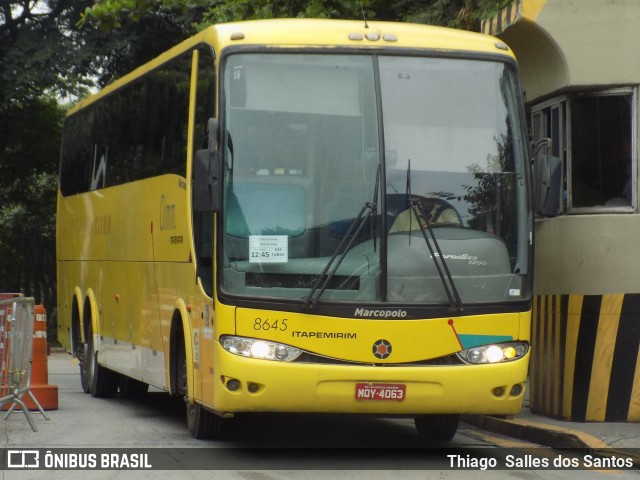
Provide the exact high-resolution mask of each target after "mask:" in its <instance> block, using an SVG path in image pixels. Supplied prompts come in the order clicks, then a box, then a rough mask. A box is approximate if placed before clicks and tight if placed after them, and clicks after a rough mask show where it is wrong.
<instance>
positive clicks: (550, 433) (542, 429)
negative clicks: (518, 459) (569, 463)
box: [460, 415, 640, 467]
mask: <svg viewBox="0 0 640 480" xmlns="http://www.w3.org/2000/svg"><path fill="white" fill-rule="evenodd" d="M460 419H461V420H462V421H463V422H465V423H468V424H471V425H474V426H475V427H478V428H480V429H482V430H487V431H490V432H494V433H499V434H501V435H506V436H509V437H513V438H518V439H520V440H526V441H529V442H533V443H537V444H539V445H544V446H547V447H551V448H557V449H572V448H573V449H581V450H588V451H590V452H593V453H596V454H598V455H600V456H605V457H611V456H613V455H616V456H624V457H629V458H631V459H633V464H634V465H635V466H636V467H640V452H637V451H636V452H631V451H629V450H628V449H616V448H613V447H611V446H610V445H609V444H607V443H606V442H604V441H602V440H601V439H600V438H598V437H594V436H593V435H589V434H588V433H585V432H581V431H578V430H574V429H571V428H563V427H557V426H554V425H549V424H545V423H539V422H531V421H528V420H516V419H502V418H496V417H491V416H488V415H462V417H461V418H460Z"/></svg>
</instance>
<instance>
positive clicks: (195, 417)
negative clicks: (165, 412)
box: [176, 333, 223, 440]
mask: <svg viewBox="0 0 640 480" xmlns="http://www.w3.org/2000/svg"><path fill="white" fill-rule="evenodd" d="M178 336H179V338H178V343H177V344H176V350H177V351H176V356H177V361H178V363H177V367H178V368H177V370H178V371H177V372H176V373H177V375H178V378H177V379H176V384H177V393H178V394H179V395H183V396H184V401H185V410H186V414H187V429H188V430H189V433H191V435H192V436H193V438H197V439H201V440H204V439H217V438H220V437H221V435H222V424H223V419H222V418H221V417H219V416H218V415H216V414H215V413H212V412H210V411H208V410H206V409H205V408H204V407H203V406H202V405H200V404H199V403H196V402H195V401H193V400H191V399H189V395H188V388H187V387H188V386H187V355H186V349H185V346H184V338H182V337H184V335H181V334H180V333H178Z"/></svg>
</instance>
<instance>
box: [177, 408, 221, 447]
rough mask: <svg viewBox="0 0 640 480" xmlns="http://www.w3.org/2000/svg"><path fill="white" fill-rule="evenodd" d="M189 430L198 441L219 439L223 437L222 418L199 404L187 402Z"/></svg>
mask: <svg viewBox="0 0 640 480" xmlns="http://www.w3.org/2000/svg"><path fill="white" fill-rule="evenodd" d="M186 407H187V408H186V410H187V428H188V429H189V432H190V433H191V435H192V436H193V438H198V439H217V438H220V437H221V436H222V435H221V434H222V422H223V421H224V420H223V419H222V418H221V417H219V416H218V415H216V414H215V413H211V412H209V411H208V410H206V409H205V408H204V407H203V406H202V405H200V404H199V403H191V402H189V401H186Z"/></svg>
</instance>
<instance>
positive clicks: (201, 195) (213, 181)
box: [192, 118, 220, 213]
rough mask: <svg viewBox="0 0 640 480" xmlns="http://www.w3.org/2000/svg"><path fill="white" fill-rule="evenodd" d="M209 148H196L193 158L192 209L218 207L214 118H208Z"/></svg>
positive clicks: (213, 208) (212, 210) (218, 167)
mask: <svg viewBox="0 0 640 480" xmlns="http://www.w3.org/2000/svg"><path fill="white" fill-rule="evenodd" d="M208 126H209V148H206V149H202V150H197V151H196V154H195V157H194V159H193V172H192V174H193V184H192V185H193V210H194V211H196V212H203V213H204V212H217V211H218V210H219V209H220V181H219V180H220V152H219V151H218V149H217V147H218V142H217V130H218V123H217V120H216V119H213V118H212V119H209V125H208Z"/></svg>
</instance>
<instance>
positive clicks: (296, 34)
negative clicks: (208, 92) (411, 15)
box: [67, 18, 514, 115]
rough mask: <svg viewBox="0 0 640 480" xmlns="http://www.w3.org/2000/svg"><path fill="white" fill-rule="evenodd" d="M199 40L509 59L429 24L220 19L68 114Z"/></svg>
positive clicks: (501, 46) (465, 34)
mask: <svg viewBox="0 0 640 480" xmlns="http://www.w3.org/2000/svg"><path fill="white" fill-rule="evenodd" d="M199 44H209V45H211V46H212V47H213V48H214V50H215V52H216V55H220V53H221V52H222V51H223V50H225V49H226V48H231V47H236V46H273V47H285V48H286V47H290V48H295V47H300V48H303V47H319V48H321V47H345V48H356V49H378V50H379V49H420V50H427V51H433V52H440V53H450V54H454V53H467V54H471V55H474V54H476V55H483V54H485V55H502V56H505V57H507V58H512V59H513V58H514V55H513V53H512V51H511V49H510V48H509V47H508V46H507V45H506V44H505V43H503V42H502V41H501V40H499V39H497V38H494V37H491V36H488V35H484V34H481V33H476V32H469V31H465V30H456V29H452V28H445V27H437V26H432V25H422V24H412V23H401V22H379V21H367V22H365V21H364V20H328V19H298V18H295V19H294V18H291V19H269V20H250V21H242V22H234V23H223V24H218V25H212V26H210V27H207V28H206V29H204V30H203V31H201V32H200V33H198V34H196V35H194V36H193V37H191V38H189V39H187V40H185V41H183V42H182V43H180V44H178V45H176V46H175V47H173V48H171V49H170V50H167V51H166V52H164V53H163V54H161V55H159V56H158V57H156V58H154V59H153V60H151V61H149V62H148V63H146V64H144V65H142V66H140V67H138V68H137V69H135V70H133V71H132V72H130V73H128V74H127V75H125V76H123V77H122V78H120V79H118V80H116V81H115V82H113V83H112V84H110V85H108V86H107V87H105V88H104V89H102V90H101V91H100V92H98V93H96V94H95V95H92V96H90V97H88V98H86V99H84V100H81V101H80V102H79V103H78V104H76V105H75V106H74V107H72V108H71V109H70V110H69V112H68V113H67V114H68V115H71V114H73V113H75V112H76V111H78V110H80V109H82V108H83V107H85V106H87V105H89V104H91V103H93V102H94V101H96V100H98V99H99V98H101V97H103V96H105V95H107V94H109V93H110V92H112V91H114V90H116V89H118V88H119V87H121V86H123V85H125V84H127V83H129V82H131V81H132V80H134V79H136V78H137V77H139V76H141V75H143V74H145V73H146V72H149V71H151V70H153V69H155V68H157V67H158V66H160V65H162V64H163V63H165V62H166V61H168V60H169V59H171V58H174V57H176V56H177V55H180V54H181V53H183V52H186V51H189V50H191V49H192V48H194V47H195V46H196V45H199Z"/></svg>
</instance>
